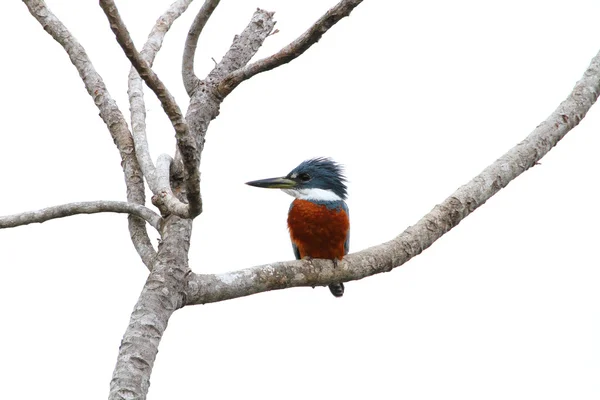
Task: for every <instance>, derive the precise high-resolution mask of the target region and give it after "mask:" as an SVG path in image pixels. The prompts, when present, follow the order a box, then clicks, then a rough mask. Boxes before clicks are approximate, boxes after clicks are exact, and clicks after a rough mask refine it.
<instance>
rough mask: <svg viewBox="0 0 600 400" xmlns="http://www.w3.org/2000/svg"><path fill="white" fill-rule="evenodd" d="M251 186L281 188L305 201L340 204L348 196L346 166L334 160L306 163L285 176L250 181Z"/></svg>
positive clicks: (326, 159)
mask: <svg viewBox="0 0 600 400" xmlns="http://www.w3.org/2000/svg"><path fill="white" fill-rule="evenodd" d="M246 184H247V185H250V186H256V187H261V188H269V189H281V190H283V191H284V192H286V193H287V194H289V195H290V196H293V197H295V198H297V199H302V200H316V201H339V200H345V199H346V195H347V192H346V190H347V188H346V177H345V176H344V173H343V169H342V166H341V165H340V164H337V163H336V162H334V161H333V160H331V159H330V158H312V159H310V160H306V161H303V162H302V163H300V165H298V166H297V167H296V168H294V169H293V170H292V171H290V173H289V174H287V175H286V176H284V177H280V178H269V179H260V180H258V181H251V182H246Z"/></svg>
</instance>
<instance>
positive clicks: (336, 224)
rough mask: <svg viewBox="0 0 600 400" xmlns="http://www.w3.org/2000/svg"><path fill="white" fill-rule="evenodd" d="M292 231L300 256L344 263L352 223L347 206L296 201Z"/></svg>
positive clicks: (289, 219) (290, 225)
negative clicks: (330, 205)
mask: <svg viewBox="0 0 600 400" xmlns="http://www.w3.org/2000/svg"><path fill="white" fill-rule="evenodd" d="M288 228H289V230H290V236H291V238H292V242H293V243H294V244H295V245H296V246H297V247H298V251H299V253H300V257H307V256H308V257H312V258H327V259H334V258H337V259H338V260H341V259H342V258H343V257H344V255H345V253H346V252H345V249H344V243H345V242H346V238H347V236H348V233H349V229H350V221H349V218H348V213H347V212H346V210H344V208H343V207H328V206H326V205H324V204H317V203H313V202H311V201H308V200H299V199H296V200H294V202H293V203H292V206H291V207H290V212H289V214H288Z"/></svg>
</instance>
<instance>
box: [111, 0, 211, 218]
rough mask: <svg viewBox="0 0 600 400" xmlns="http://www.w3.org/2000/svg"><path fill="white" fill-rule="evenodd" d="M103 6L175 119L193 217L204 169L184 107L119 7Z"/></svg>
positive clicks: (134, 61)
mask: <svg viewBox="0 0 600 400" xmlns="http://www.w3.org/2000/svg"><path fill="white" fill-rule="evenodd" d="M100 7H102V10H104V13H105V14H106V17H107V18H108V21H109V22H110V27H111V29H112V31H113V32H114V33H115V37H116V38H117V42H118V43H119V45H120V46H121V48H122V49H123V51H124V52H125V55H126V56H127V58H128V59H129V61H130V62H131V64H132V65H133V66H134V67H135V69H136V70H137V72H138V73H139V74H140V76H141V77H142V79H144V82H146V85H148V87H149V88H150V89H152V91H153V92H154V93H155V94H156V96H157V97H158V99H159V100H160V103H161V105H162V107H163V109H164V110H165V113H166V114H167V115H168V117H169V119H170V120H171V124H172V125H173V127H174V128H175V137H176V139H177V145H178V147H179V149H180V151H181V154H182V158H183V165H184V170H185V175H186V177H185V181H186V189H187V196H188V202H189V213H188V214H187V215H182V217H184V218H193V217H195V216H197V215H198V214H200V213H201V212H202V200H201V197H200V172H199V171H198V167H199V164H200V163H199V157H198V151H197V148H196V141H195V139H194V138H193V137H192V135H191V134H190V132H189V129H188V125H187V123H186V122H185V120H184V118H183V114H182V113H181V109H180V108H179V106H178V105H177V103H176V102H175V99H174V98H173V96H172V95H171V93H169V91H168V90H167V88H166V87H165V85H164V84H163V83H162V81H161V80H160V79H159V78H158V76H157V75H156V74H155V73H154V71H153V70H152V69H151V68H150V66H149V65H148V63H147V62H146V61H145V60H144V59H143V58H142V57H141V56H140V54H139V53H138V51H137V50H136V48H135V46H134V44H133V41H132V40H131V36H130V35H129V31H128V30H127V27H126V26H125V24H124V22H123V20H122V19H121V16H120V15H119V11H118V10H117V7H116V5H115V3H114V1H112V0H100Z"/></svg>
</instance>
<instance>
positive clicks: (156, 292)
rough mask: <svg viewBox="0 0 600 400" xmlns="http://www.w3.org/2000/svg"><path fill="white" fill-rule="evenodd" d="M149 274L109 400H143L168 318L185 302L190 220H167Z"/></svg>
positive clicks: (119, 360) (123, 343)
mask: <svg viewBox="0 0 600 400" xmlns="http://www.w3.org/2000/svg"><path fill="white" fill-rule="evenodd" d="M163 225H164V226H163V228H162V235H161V236H162V238H163V240H162V242H161V244H160V245H159V248H158V255H157V257H156V259H155V263H154V265H153V268H152V272H151V273H150V276H148V279H147V280H146V284H145V285H144V288H143V289H142V293H141V294H140V297H139V299H138V301H137V304H136V305H135V307H134V309H133V313H132V314H131V319H130V320H129V326H128V327H127V330H126V331H125V334H124V335H123V340H122V341H121V346H120V347H119V356H118V358H117V365H116V366H115V370H114V372H113V377H112V380H111V381H110V395H109V399H110V400H122V399H145V398H146V394H147V393H148V388H149V386H150V375H151V373H152V367H153V366H154V360H155V359H156V354H157V353H158V344H159V342H160V339H161V338H162V335H163V334H164V332H165V330H166V329H167V324H168V321H169V318H170V317H171V315H172V314H173V312H175V310H177V309H178V308H180V307H182V306H183V304H184V303H185V291H184V287H183V285H184V281H185V279H183V278H184V276H186V275H188V273H189V272H190V270H189V267H188V257H187V255H188V250H189V246H190V235H191V230H192V220H190V219H180V218H179V217H177V216H174V215H172V216H170V217H168V218H167V219H166V220H165V221H164V224H163Z"/></svg>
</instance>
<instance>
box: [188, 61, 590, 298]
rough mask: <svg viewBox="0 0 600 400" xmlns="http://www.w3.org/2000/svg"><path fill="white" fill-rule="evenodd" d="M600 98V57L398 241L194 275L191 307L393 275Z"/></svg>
mask: <svg viewBox="0 0 600 400" xmlns="http://www.w3.org/2000/svg"><path fill="white" fill-rule="evenodd" d="M599 94H600V52H599V53H598V54H597V55H596V57H594V59H593V60H592V62H591V64H590V66H589V67H588V69H587V70H586V71H585V74H584V75H583V78H582V79H581V80H580V81H579V82H577V84H576V85H575V88H574V89H573V91H572V92H571V94H570V95H569V97H568V98H567V99H566V100H565V101H563V102H562V103H561V104H560V105H559V106H558V108H557V109H556V110H555V111H554V112H553V113H552V114H551V115H550V116H549V117H548V119H546V120H545V121H544V122H542V123H541V124H540V125H539V126H538V127H537V128H536V129H535V130H534V131H533V132H532V133H531V134H530V135H529V136H527V138H526V139H525V140H523V141H522V142H521V143H519V144H518V145H517V146H515V147H513V148H512V149H511V150H509V151H508V152H507V153H506V154H504V155H503V156H502V157H500V158H499V159H498V160H497V161H496V162H494V163H493V164H491V165H490V166H489V167H487V168H486V169H485V170H483V171H482V172H481V173H480V174H479V175H477V176H476V177H475V178H473V179H472V180H471V181H470V182H468V183H467V184H466V185H464V186H462V187H460V188H459V189H458V190H456V191H455V192H454V193H453V194H452V195H451V196H450V197H448V198H447V199H446V200H444V201H443V202H442V203H441V204H439V205H437V206H435V208H434V209H433V210H432V211H431V212H430V213H429V214H427V215H425V216H424V217H423V218H421V220H419V221H418V222H417V223H416V224H415V225H414V226H411V227H409V228H408V229H406V230H405V231H404V232H403V233H402V234H400V235H399V236H398V237H396V238H395V239H393V240H391V241H389V242H386V243H383V244H380V245H378V246H374V247H371V248H368V249H366V250H363V251H360V252H357V253H353V254H350V255H348V256H346V257H344V260H343V261H342V262H341V263H339V264H338V267H337V268H334V266H333V263H331V261H329V260H311V261H310V262H308V261H287V262H278V263H273V264H268V265H263V266H259V267H254V268H248V269H243V270H239V271H235V272H229V273H225V274H219V275H196V274H194V275H192V276H191V277H190V281H189V283H188V304H204V303H210V302H216V301H222V300H227V299H233V298H237V297H242V296H248V295H251V294H254V293H260V292H265V291H269V290H276V289H283V288H287V287H295V286H315V285H328V284H330V283H332V282H347V281H351V280H357V279H362V278H365V277H367V276H371V275H375V274H378V273H381V272H389V271H391V270H392V269H393V268H396V267H399V266H401V265H402V264H404V263H405V262H407V261H408V260H410V259H411V258H413V257H415V256H417V255H418V254H420V253H421V252H422V251H423V250H425V249H427V248H428V247H429V246H431V245H432V244H433V243H434V242H435V241H436V240H437V239H439V238H440V237H441V236H442V235H444V234H445V233H446V232H448V231H449V230H450V229H452V228H454V227H455V226H456V225H458V224H459V222H460V221H462V220H463V219H464V218H465V217H467V216H468V215H469V214H471V213H472V212H473V211H474V210H476V209H477V208H478V207H480V206H481V205H483V204H484V203H485V202H486V201H487V200H488V199H489V198H490V197H492V196H493V195H494V194H496V193H497V192H498V191H500V190H501V189H502V188H504V187H505V186H506V185H508V184H509V182H511V181H512V180H513V179H515V178H516V177H518V176H519V175H520V174H522V173H523V172H525V171H526V170H528V169H529V168H531V167H533V166H534V165H536V163H537V162H538V161H539V160H540V159H541V158H542V157H544V155H546V154H547V153H548V152H549V151H550V150H551V149H552V148H553V147H554V146H555V145H556V144H557V143H558V142H559V141H560V140H561V139H562V138H563V137H564V136H565V135H566V134H567V132H569V131H570V130H571V129H573V128H574V127H575V126H577V124H579V121H581V120H582V119H583V117H585V115H586V113H587V112H588V110H589V109H590V107H591V106H592V105H593V104H594V103H595V102H596V100H597V99H598V95H599Z"/></svg>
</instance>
